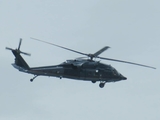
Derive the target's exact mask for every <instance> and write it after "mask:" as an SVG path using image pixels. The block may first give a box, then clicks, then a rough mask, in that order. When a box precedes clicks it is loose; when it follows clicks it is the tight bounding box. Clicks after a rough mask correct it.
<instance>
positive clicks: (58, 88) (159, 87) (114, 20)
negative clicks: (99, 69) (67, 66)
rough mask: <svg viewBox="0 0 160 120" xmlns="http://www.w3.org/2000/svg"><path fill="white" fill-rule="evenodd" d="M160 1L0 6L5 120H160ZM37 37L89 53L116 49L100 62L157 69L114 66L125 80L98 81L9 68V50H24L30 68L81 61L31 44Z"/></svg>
mask: <svg viewBox="0 0 160 120" xmlns="http://www.w3.org/2000/svg"><path fill="white" fill-rule="evenodd" d="M159 5H160V2H159V0H79V1H77V0H45V1H44V0H23V1H22V0H14V1H10V0H0V58H1V62H0V66H1V67H0V73H1V80H0V119H1V120H44V119H47V120H53V119H54V120H159V119H160V114H159V112H160V76H159V73H160V70H159V68H160V54H159V51H160V7H159ZM30 37H35V38H39V39H42V40H45V41H48V42H52V43H55V44H58V45H62V46H65V47H68V48H71V49H75V50H78V51H81V52H84V53H95V52H96V51H97V50H99V49H100V48H102V47H104V46H110V47H111V49H109V50H107V51H106V52H104V53H103V54H101V56H103V57H109V58H116V59H122V60H127V61H132V62H138V63H141V64H146V65H150V66H154V67H156V68H157V69H156V70H153V69H148V68H143V67H139V66H134V65H128V64H123V63H116V62H111V61H104V60H102V61H101V62H103V63H106V64H111V65H112V66H113V67H115V68H116V69H117V70H118V71H119V72H120V73H122V74H123V75H124V76H126V77H127V78H128V79H127V81H120V82H116V83H108V84H106V85H105V87H104V88H103V89H100V88H99V83H96V84H92V83H91V82H84V81H74V80H70V79H59V78H54V77H50V78H49V77H38V78H36V79H35V81H34V82H33V83H31V82H30V81H29V80H30V78H32V77H33V76H32V75H29V74H25V73H21V72H19V71H17V70H16V69H14V68H13V67H12V66H11V63H13V62H14V56H13V55H12V53H11V52H10V51H6V50H5V47H6V46H8V47H12V48H16V47H17V46H18V42H19V38H23V43H22V46H21V50H22V51H24V52H29V53H31V54H32V56H31V57H28V56H23V57H24V59H25V60H26V61H27V63H28V64H29V65H30V66H31V67H32V66H43V65H56V64H59V63H61V62H63V61H65V60H66V59H74V58H76V57H82V56H81V55H78V54H76V53H72V52H69V51H65V50H63V49H60V48H57V47H54V46H50V45H46V44H43V43H40V42H37V41H34V40H32V39H30Z"/></svg>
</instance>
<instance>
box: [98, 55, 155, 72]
mask: <svg viewBox="0 0 160 120" xmlns="http://www.w3.org/2000/svg"><path fill="white" fill-rule="evenodd" d="M97 58H100V59H104V60H110V61H115V62H121V63H127V64H132V65H138V66H142V67H147V68H152V69H156V68H155V67H152V66H147V65H142V64H138V63H133V62H128V61H123V60H116V59H111V58H104V57H97Z"/></svg>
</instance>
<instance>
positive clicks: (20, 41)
mask: <svg viewBox="0 0 160 120" xmlns="http://www.w3.org/2000/svg"><path fill="white" fill-rule="evenodd" d="M21 43H22V38H20V40H19V46H18V50H20V47H21Z"/></svg>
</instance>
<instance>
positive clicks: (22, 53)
mask: <svg viewBox="0 0 160 120" xmlns="http://www.w3.org/2000/svg"><path fill="white" fill-rule="evenodd" d="M20 53H22V54H24V55H28V56H31V54H30V53H26V52H21V51H20Z"/></svg>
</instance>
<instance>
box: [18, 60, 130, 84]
mask: <svg viewBox="0 0 160 120" xmlns="http://www.w3.org/2000/svg"><path fill="white" fill-rule="evenodd" d="M19 70H20V71H22V72H27V73H30V74H34V75H37V76H41V75H43V76H53V77H59V78H69V79H76V80H84V81H92V82H96V81H104V82H116V81H120V80H126V79H127V78H126V77H124V76H123V75H121V74H120V73H119V72H118V71H117V70H116V69H115V68H113V67H112V66H111V65H107V64H103V63H100V62H99V61H93V60H84V59H81V60H67V61H66V62H63V63H62V64H60V65H55V66H44V67H34V68H30V69H28V70H23V69H22V70H21V69H19Z"/></svg>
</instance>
